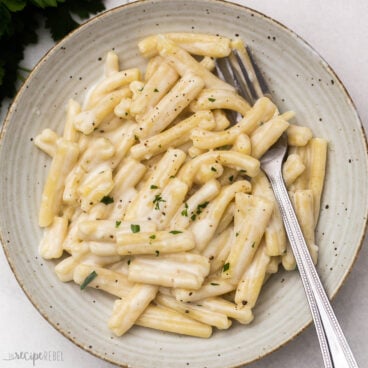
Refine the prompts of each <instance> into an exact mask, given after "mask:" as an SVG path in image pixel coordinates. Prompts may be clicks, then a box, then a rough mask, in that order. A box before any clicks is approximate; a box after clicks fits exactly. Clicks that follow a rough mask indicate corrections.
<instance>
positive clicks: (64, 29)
mask: <svg viewBox="0 0 368 368" xmlns="http://www.w3.org/2000/svg"><path fill="white" fill-rule="evenodd" d="M44 14H45V17H46V21H45V27H46V28H48V29H49V30H50V32H51V36H52V38H53V39H54V40H55V41H58V40H60V39H61V38H63V37H64V36H66V35H67V34H68V33H69V32H71V31H72V30H73V29H75V28H76V27H77V26H78V23H77V22H76V21H75V20H74V19H73V18H72V17H71V15H70V13H69V10H68V8H67V7H66V6H61V5H60V6H58V7H57V8H47V9H45V10H44Z"/></svg>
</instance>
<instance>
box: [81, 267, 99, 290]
mask: <svg viewBox="0 0 368 368" xmlns="http://www.w3.org/2000/svg"><path fill="white" fill-rule="evenodd" d="M97 276H98V275H97V272H96V271H92V272H91V273H90V274H89V275H88V276H87V277H86V278H85V279H84V281H83V282H82V283H81V286H80V289H81V290H84V289H85V288H86V287H87V286H88V284H90V283H91V282H92V281H93V280H94V279H95V278H96V277H97Z"/></svg>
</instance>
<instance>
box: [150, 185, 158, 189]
mask: <svg viewBox="0 0 368 368" xmlns="http://www.w3.org/2000/svg"><path fill="white" fill-rule="evenodd" d="M150 189H158V186H157V185H154V184H152V185H151V186H150Z"/></svg>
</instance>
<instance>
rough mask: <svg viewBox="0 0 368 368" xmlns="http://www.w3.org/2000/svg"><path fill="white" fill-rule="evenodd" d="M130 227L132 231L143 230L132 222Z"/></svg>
mask: <svg viewBox="0 0 368 368" xmlns="http://www.w3.org/2000/svg"><path fill="white" fill-rule="evenodd" d="M130 229H131V230H132V233H139V232H140V231H141V227H140V226H139V225H135V224H131V225H130Z"/></svg>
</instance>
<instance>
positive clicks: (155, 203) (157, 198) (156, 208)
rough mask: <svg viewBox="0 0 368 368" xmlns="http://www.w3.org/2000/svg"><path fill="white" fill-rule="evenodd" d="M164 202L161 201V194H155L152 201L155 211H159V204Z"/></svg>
mask: <svg viewBox="0 0 368 368" xmlns="http://www.w3.org/2000/svg"><path fill="white" fill-rule="evenodd" d="M161 202H166V201H165V200H164V199H162V197H161V194H156V195H155V198H154V199H153V201H152V203H153V204H154V205H155V210H159V209H160V203H161Z"/></svg>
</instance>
